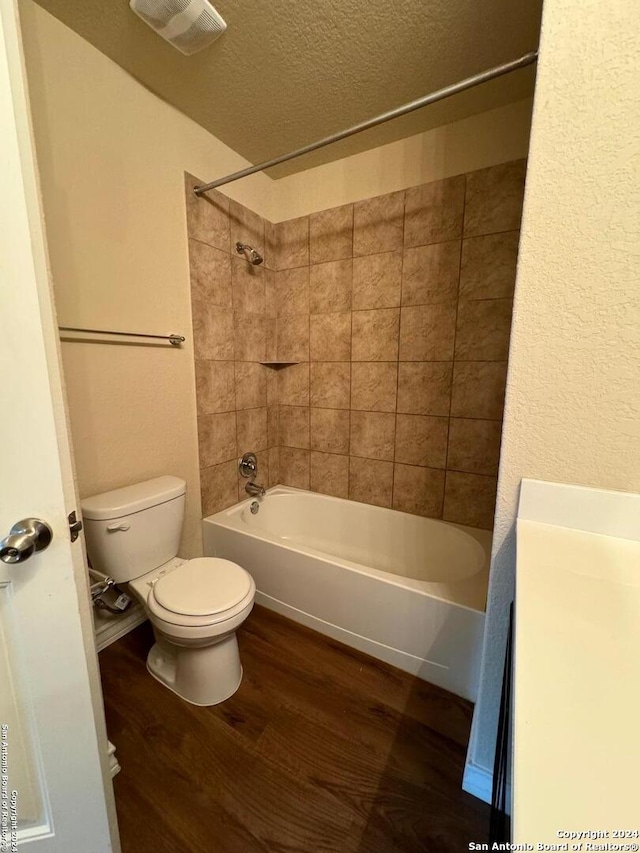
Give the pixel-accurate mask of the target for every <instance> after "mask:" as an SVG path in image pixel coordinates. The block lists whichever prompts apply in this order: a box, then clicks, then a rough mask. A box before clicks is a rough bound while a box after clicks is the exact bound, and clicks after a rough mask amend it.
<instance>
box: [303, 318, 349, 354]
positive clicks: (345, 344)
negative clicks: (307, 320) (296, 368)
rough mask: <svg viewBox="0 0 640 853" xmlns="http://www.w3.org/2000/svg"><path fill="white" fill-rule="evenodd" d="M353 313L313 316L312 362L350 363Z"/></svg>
mask: <svg viewBox="0 0 640 853" xmlns="http://www.w3.org/2000/svg"><path fill="white" fill-rule="evenodd" d="M350 358H351V312H349V311H343V312H340V313H334V314H312V315H311V359H312V361H349V359H350Z"/></svg>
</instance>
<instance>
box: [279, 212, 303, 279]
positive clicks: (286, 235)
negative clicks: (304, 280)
mask: <svg viewBox="0 0 640 853" xmlns="http://www.w3.org/2000/svg"><path fill="white" fill-rule="evenodd" d="M274 230H275V239H276V246H277V256H276V269H279V270H286V269H291V268H292V267H304V266H307V265H308V263H309V217H308V216H301V217H300V218H299V219H288V220H287V221H286V222H278V223H277V224H276V225H275V226H274Z"/></svg>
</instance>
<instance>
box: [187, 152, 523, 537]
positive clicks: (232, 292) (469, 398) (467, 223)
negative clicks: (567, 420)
mask: <svg viewBox="0 0 640 853" xmlns="http://www.w3.org/2000/svg"><path fill="white" fill-rule="evenodd" d="M524 174H525V163H524V161H516V162H514V163H508V164H504V165H500V166H495V167H491V168H489V169H483V170H480V171H477V172H472V173H469V174H467V175H461V176H458V177H455V178H449V179H447V180H444V181H437V182H434V183H431V184H426V185H423V186H420V187H415V188H412V189H409V190H407V191H403V192H398V193H392V194H390V195H385V196H380V197H377V198H374V199H369V200H367V201H363V202H358V203H356V204H353V205H345V206H342V207H338V208H332V209H330V210H326V211H323V212H321V213H317V214H312V215H311V216H308V217H302V218H300V219H295V220H290V221H288V222H283V223H279V224H277V225H275V226H272V225H270V224H269V223H265V222H264V221H262V220H260V218H259V217H257V216H256V215H255V214H253V213H251V212H250V211H247V210H246V209H244V208H241V207H240V206H239V205H236V204H235V203H234V202H231V204H230V205H229V203H228V202H226V200H225V198H224V196H220V195H214V197H213V198H212V199H211V200H209V202H206V204H207V205H208V207H207V208H204V207H203V205H202V200H199V201H197V202H195V201H193V200H190V201H189V203H188V204H189V210H190V215H189V230H190V238H191V239H190V244H191V246H192V254H191V259H192V260H191V263H192V298H193V305H194V335H195V337H196V358H197V363H196V375H197V381H198V411H199V426H200V436H201V447H200V454H201V468H202V484H203V510H204V512H205V514H207V513H208V512H213V511H215V510H216V509H220V508H222V506H226V505H229V504H230V503H233V502H235V500H236V499H237V498H236V494H237V492H236V491H234V490H235V489H237V485H236V482H235V480H233V477H232V474H233V476H235V470H233V471H232V459H235V456H233V457H231V456H229V458H228V460H226V459H225V460H222V459H221V458H220V455H221V453H222V447H224V448H225V449H224V455H227V456H228V454H230V452H231V448H232V446H233V442H232V440H231V437H230V436H231V434H232V420H233V419H232V418H231V417H230V415H231V413H233V414H234V415H235V423H236V433H235V436H236V443H235V450H236V451H237V452H239V453H241V452H243V451H244V450H246V449H256V450H258V451H261V453H259V462H260V466H261V468H262V469H263V471H264V476H263V477H261V479H263V480H267V481H268V482H270V483H275V482H280V483H283V484H288V485H292V486H298V487H301V488H310V489H312V490H315V491H319V492H323V493H327V494H333V495H338V496H340V497H349V498H351V499H352V500H358V501H364V502H367V503H372V504H378V505H381V506H390V507H394V508H396V509H400V510H403V511H405V512H412V513H416V514H419V515H426V516H431V517H435V518H442V517H444V518H445V519H447V520H450V521H456V522H459V523H462V524H469V525H472V526H478V527H486V528H490V527H491V526H492V523H493V510H494V504H495V490H496V479H497V466H498V455H499V445H500V429H501V421H502V410H503V400H504V385H505V376H506V359H507V351H508V340H509V329H510V324H511V309H512V296H513V285H514V279H515V265H516V256H517V246H518V236H519V234H518V229H519V226H520V216H521V208H522V197H523V188H524ZM191 199H193V196H191ZM225 203H226V211H225ZM196 211H198V212H197V214H196ZM211 211H216V217H217V219H219V220H220V222H222V223H224V222H225V221H226V220H225V219H224V217H225V214H226V215H228V216H229V231H228V232H227V235H226V236H225V235H224V234H223V233H222V232H221V236H220V237H219V238H216V239H217V242H216V244H215V245H213V242H212V237H211V233H212V232H211V222H209V220H211V217H212V212H211ZM205 220H207V221H208V222H209V224H208V225H207V226H205V225H204V221H205ZM194 224H195V227H196V233H195V234H194V233H193V228H194ZM198 234H200V237H198V236H197V235H198ZM205 238H206V239H205ZM238 239H239V240H243V241H246V242H249V243H252V240H255V245H256V247H257V248H259V249H260V251H263V250H264V252H263V253H264V254H265V266H264V267H262V268H250V267H249V265H248V264H247V263H246V261H244V260H242V259H240V258H237V257H233V255H235V251H234V250H233V245H234V244H235V241H236V240H238ZM198 242H201V243H203V244H204V245H208V246H209V248H216V249H217V250H218V251H219V252H223V251H224V249H223V248H222V245H223V244H224V245H225V246H227V249H228V252H227V255H231V258H230V262H231V265H230V269H229V272H227V269H226V267H223V266H222V265H219V266H220V270H221V272H220V274H218V272H216V269H218V267H217V266H215V265H212V262H213V261H212V259H213V256H212V255H211V253H210V252H208V251H207V252H206V254H207V258H208V260H206V261H204V262H201V263H200V262H199V260H198V257H197V253H198V252H199V253H200V254H202V253H203V252H204V251H205V250H203V249H201V248H199V247H198V246H196V245H195V244H196V243H198ZM252 244H253V243H252ZM194 253H195V254H194ZM216 258H217V256H216ZM207 265H208V266H207ZM198 269H200V270H201V273H200V275H198V273H197V271H198ZM207 270H208V272H207ZM209 279H216V280H217V279H221V280H224V282H225V286H224V287H222V288H220V287H216V286H214V285H213V283H212V281H209ZM205 280H206V281H209V283H208V284H207V285H206V286H205V285H204V284H203V282H205ZM203 288H204V290H203ZM220 294H223V295H220ZM212 300H214V301H213V302H212ZM222 303H224V304H222ZM203 318H208V319H207V320H206V321H205V320H203ZM221 324H223V325H224V329H226V330H227V331H224V329H223V328H222V325H221ZM214 327H215V328H214ZM208 330H210V331H208ZM247 334H250V337H247ZM208 339H210V340H211V344H210V346H209V345H207V343H206V341H207V340H208ZM223 339H224V340H226V341H227V350H225V352H226V353H227V354H228V353H231V354H232V356H233V365H234V369H235V394H236V400H235V403H234V406H235V408H229V407H231V403H232V402H233V401H232V400H231V396H230V394H231V391H230V389H231V379H230V378H229V380H228V384H227V386H225V387H227V391H228V395H227V402H226V403H225V404H224V405H225V409H224V413H225V414H226V415H227V416H228V417H227V420H226V421H222V420H221V421H220V424H223V423H224V424H226V430H227V432H228V435H229V440H228V442H227V443H226V445H225V444H224V442H223V443H222V444H221V443H220V440H219V439H220V434H219V428H218V422H217V419H215V418H214V419H213V420H212V417H213V415H214V413H215V414H216V415H219V414H222V412H221V411H220V409H219V408H217V409H215V407H220V406H221V405H222V403H221V401H220V393H219V391H216V390H215V389H216V388H218V385H219V384H220V383H221V382H222V379H221V377H222V374H223V372H224V371H225V370H226V371H227V374H228V375H229V377H230V375H231V371H230V368H229V367H228V365H229V364H230V363H231V359H230V358H228V357H227V356H225V357H224V358H223V357H222V356H221V354H220V353H221V350H220V342H221V341H222V340H223ZM230 341H232V342H233V345H232V344H231V343H230ZM203 347H204V348H203ZM261 360H269V361H277V362H281V363H284V362H291V363H292V364H290V365H289V366H285V367H279V368H271V367H264V366H263V365H261V364H259V362H260V361H261ZM295 362H298V363H295ZM223 364H226V365H227V367H222V366H221V365H223ZM227 374H225V375H227ZM214 377H215V378H214ZM247 382H249V385H247V384H246V383H247ZM201 401H202V403H201ZM214 409H215V412H214ZM214 445H215V447H214ZM277 448H279V452H278V450H277ZM267 451H268V452H267ZM223 466H226V467H223ZM267 468H269V471H268V472H267ZM269 474H270V476H269ZM223 483H224V484H226V485H224V487H223V486H222V484H223ZM241 496H242V497H244V495H243V494H242V493H241Z"/></svg>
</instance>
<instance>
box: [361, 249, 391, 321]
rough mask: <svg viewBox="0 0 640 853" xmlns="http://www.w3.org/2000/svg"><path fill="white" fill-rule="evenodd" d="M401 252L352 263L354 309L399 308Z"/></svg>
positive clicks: (386, 253) (387, 253) (366, 258)
mask: <svg viewBox="0 0 640 853" xmlns="http://www.w3.org/2000/svg"><path fill="white" fill-rule="evenodd" d="M401 284H402V252H400V251H398V252H385V253H384V254H378V255H367V256H365V257H363V258H354V259H353V307H354V309H366V308H394V307H396V306H398V305H400V291H401Z"/></svg>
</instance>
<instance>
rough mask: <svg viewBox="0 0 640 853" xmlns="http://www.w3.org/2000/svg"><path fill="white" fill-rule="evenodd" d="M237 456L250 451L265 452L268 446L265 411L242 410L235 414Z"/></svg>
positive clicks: (262, 409) (263, 409) (264, 409)
mask: <svg viewBox="0 0 640 853" xmlns="http://www.w3.org/2000/svg"><path fill="white" fill-rule="evenodd" d="M237 436H238V453H237V455H238V456H242V454H243V453H247V452H248V451H249V450H252V451H253V452H254V453H257V452H258V451H259V450H266V449H267V447H268V446H269V441H268V433H267V409H266V408H265V407H262V408H260V409H243V410H241V411H239V412H238V414H237Z"/></svg>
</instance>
